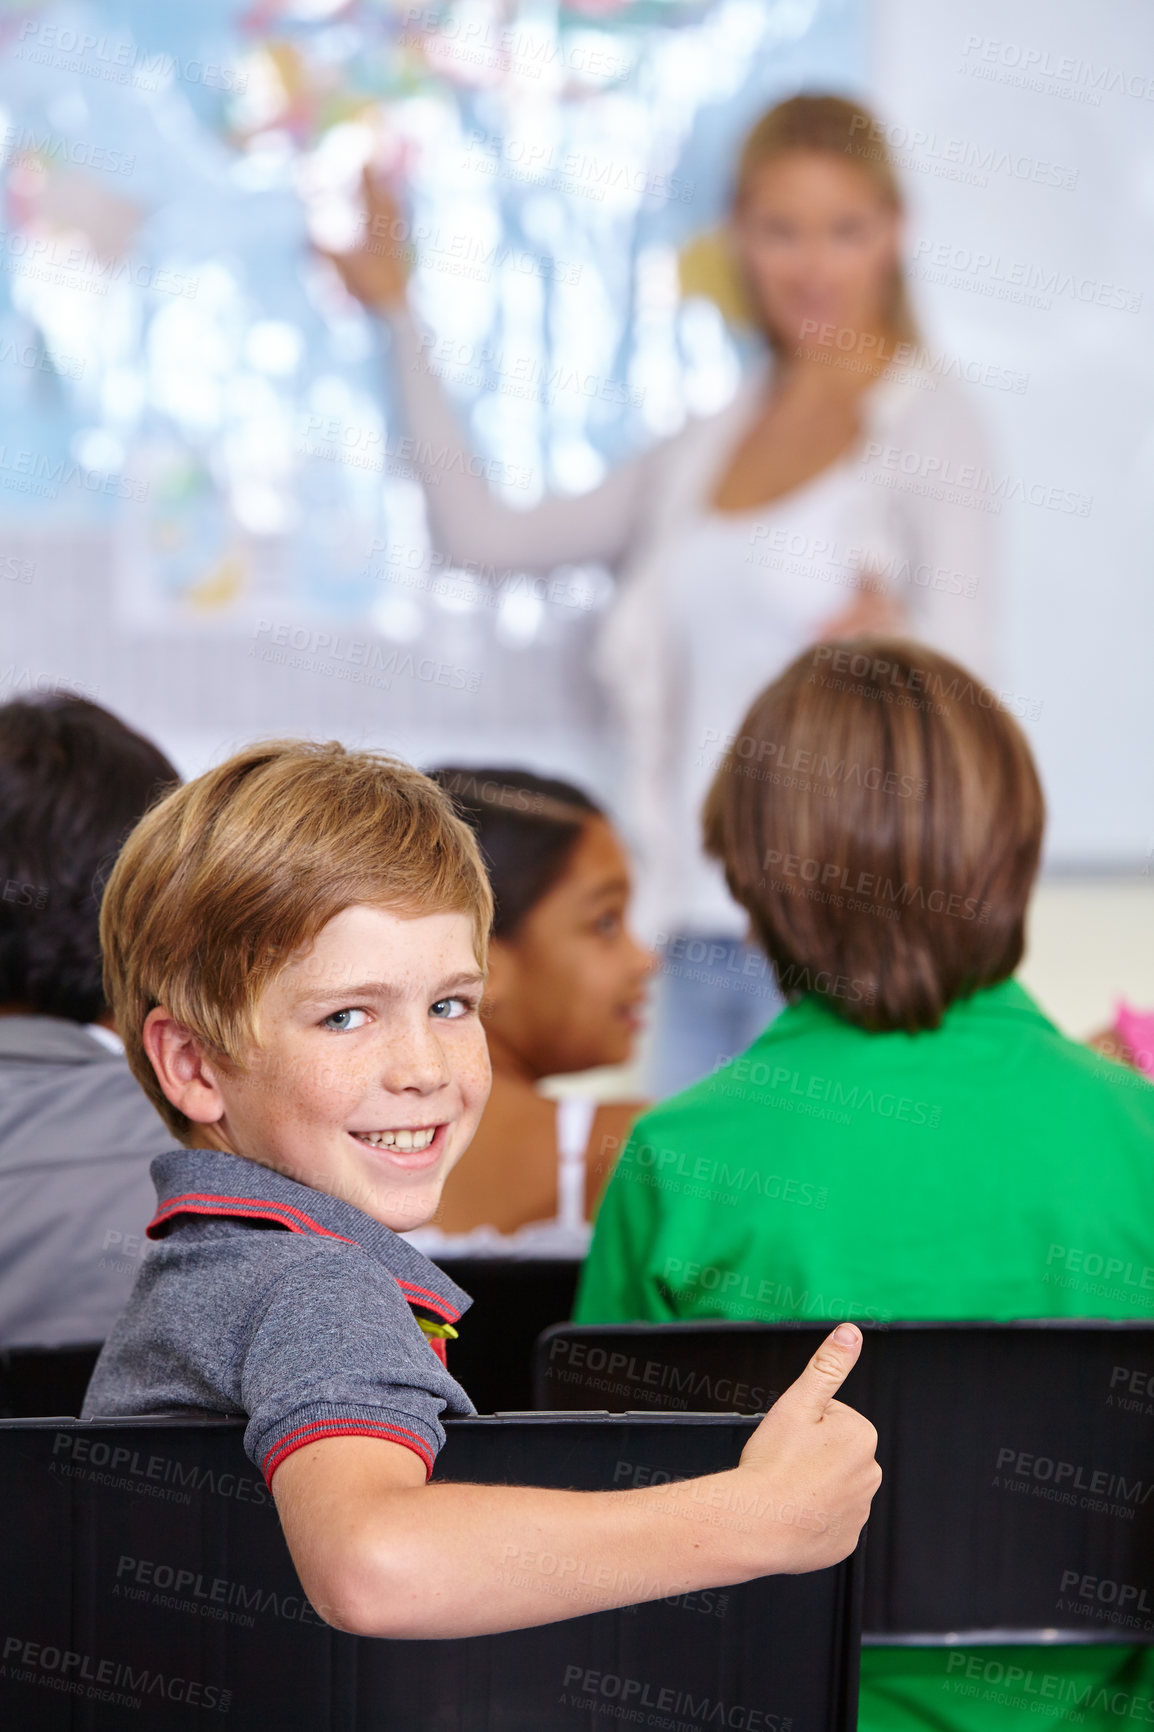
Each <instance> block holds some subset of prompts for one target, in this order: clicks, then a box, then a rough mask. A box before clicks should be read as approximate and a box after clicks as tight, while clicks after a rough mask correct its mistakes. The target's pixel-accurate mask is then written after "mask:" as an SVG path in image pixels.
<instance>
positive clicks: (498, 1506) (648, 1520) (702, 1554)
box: [273, 1325, 881, 1637]
mask: <svg viewBox="0 0 1154 1732" xmlns="http://www.w3.org/2000/svg"><path fill="white" fill-rule="evenodd" d="M847 1327H849V1328H850V1332H851V1335H852V1337H853V1339H852V1340H851V1341H850V1342H849V1343H848V1344H847V1343H842V1342H839V1341H837V1340H836V1339H835V1337H834V1336H830V1337H829V1339H828V1340H826V1341H825V1342H824V1343H823V1344H822V1346H821V1347H820V1348H819V1349H818V1351H817V1353H816V1354H815V1355H814V1357H813V1359H812V1360H811V1361H810V1363H809V1365H808V1366H807V1367H806V1369H805V1371H803V1373H802V1375H801V1376H800V1377H799V1378H798V1380H797V1382H796V1383H794V1384H793V1385H792V1386H791V1387H790V1388H789V1389H788V1390H786V1392H785V1393H784V1394H783V1395H782V1396H781V1397H780V1399H779V1400H778V1402H777V1403H776V1405H775V1406H774V1408H773V1410H772V1411H771V1412H770V1413H769V1414H767V1416H766V1418H765V1419H764V1420H763V1421H762V1423H761V1425H760V1426H759V1427H758V1428H757V1431H756V1432H755V1433H754V1434H753V1436H752V1437H751V1438H750V1440H749V1442H748V1443H747V1444H746V1447H745V1449H744V1450H743V1452H742V1456H741V1462H740V1465H739V1466H738V1467H736V1468H733V1469H730V1470H729V1471H727V1472H724V1473H717V1474H711V1475H709V1476H708V1477H705V1478H702V1479H694V1480H684V1481H681V1482H679V1483H674V1484H671V1485H663V1486H655V1487H646V1488H643V1489H641V1490H637V1491H608V1492H570V1491H548V1490H542V1489H540V1488H537V1487H532V1486H483V1485H441V1484H437V1485H426V1484H425V1479H424V1467H423V1465H422V1464H421V1462H420V1461H419V1460H418V1458H417V1457H416V1456H415V1455H413V1454H412V1453H411V1452H410V1451H408V1450H406V1449H403V1448H402V1447H401V1446H400V1445H399V1444H393V1443H386V1442H384V1441H382V1440H379V1439H376V1438H362V1437H339V1438H329V1439H327V1440H326V1441H324V1442H321V1443H314V1444H309V1445H307V1446H306V1447H305V1448H303V1449H299V1450H297V1451H296V1452H295V1453H294V1454H293V1455H290V1456H289V1457H288V1459H287V1460H286V1461H285V1462H283V1463H282V1465H281V1467H280V1468H279V1469H278V1470H277V1473H276V1476H275V1478H274V1480H273V1494H274V1497H275V1499H276V1504H277V1509H278V1511H279V1512H280V1518H281V1522H282V1524H283V1526H284V1531H285V1536H286V1538H287V1540H288V1544H289V1549H290V1551H291V1552H292V1556H293V1561H294V1563H295V1564H296V1567H297V1572H298V1574H299V1576H300V1579H301V1583H302V1586H303V1587H304V1590H305V1592H306V1593H307V1594H308V1596H309V1599H310V1600H311V1601H312V1603H313V1605H314V1606H315V1607H316V1609H317V1611H318V1612H319V1613H320V1615H321V1616H322V1617H324V1618H326V1619H327V1620H328V1621H329V1622H330V1623H332V1624H335V1625H337V1626H338V1628H341V1629H345V1630H350V1631H352V1632H354V1633H356V1634H359V1635H366V1636H391V1637H414V1636H422V1637H431V1636H442V1637H444V1636H475V1635H484V1634H489V1633H492V1632H495V1631H498V1630H513V1629H520V1628H523V1627H525V1626H527V1625H530V1624H547V1623H553V1622H555V1621H556V1620H558V1619H561V1618H572V1617H576V1616H578V1615H579V1614H580V1613H583V1612H596V1611H603V1610H605V1609H607V1608H609V1607H611V1606H621V1605H631V1604H633V1603H635V1602H637V1601H640V1600H647V1599H657V1598H660V1597H662V1596H664V1595H668V1594H673V1593H681V1592H689V1591H693V1590H696V1589H700V1588H709V1587H722V1586H726V1585H728V1584H731V1583H734V1582H742V1581H748V1580H751V1579H752V1578H754V1577H756V1576H764V1575H774V1574H778V1573H798V1572H801V1571H804V1570H813V1569H822V1568H824V1567H826V1566H827V1565H830V1564H834V1563H837V1562H838V1561H839V1560H840V1559H842V1558H844V1557H845V1556H847V1555H848V1553H849V1552H851V1551H852V1550H853V1548H854V1546H855V1545H856V1543H857V1538H858V1534H859V1533H860V1531H861V1528H862V1526H863V1524H864V1522H865V1520H866V1517H867V1515H868V1513H869V1506H870V1500H871V1499H872V1497H873V1495H874V1492H875V1491H876V1490H877V1488H878V1485H879V1484H880V1481H881V1470H880V1469H879V1468H878V1466H877V1463H876V1461H875V1460H874V1447H875V1445H876V1443H877V1434H876V1432H875V1431H874V1428H873V1426H872V1425H870V1423H869V1421H868V1420H866V1419H863V1418H862V1416H861V1415H860V1414H858V1413H855V1412H854V1410H853V1409H852V1408H849V1407H845V1406H844V1405H843V1404H842V1403H841V1402H838V1401H834V1400H833V1396H834V1394H835V1392H836V1391H837V1389H838V1388H839V1387H840V1385H841V1384H842V1382H843V1381H844V1379H845V1377H846V1375H847V1373H848V1372H849V1371H850V1369H851V1368H852V1366H853V1364H854V1362H855V1360H856V1359H857V1356H858V1353H859V1351H860V1347H861V1336H860V1334H859V1333H858V1331H857V1330H856V1329H852V1326H847V1325H842V1328H843V1329H845V1328H847Z"/></svg>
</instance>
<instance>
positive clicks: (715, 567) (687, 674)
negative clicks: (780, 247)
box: [389, 311, 998, 939]
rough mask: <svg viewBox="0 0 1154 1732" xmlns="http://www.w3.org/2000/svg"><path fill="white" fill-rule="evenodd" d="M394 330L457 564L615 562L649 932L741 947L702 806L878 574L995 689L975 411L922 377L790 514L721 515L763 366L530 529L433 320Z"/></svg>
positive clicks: (882, 407)
mask: <svg viewBox="0 0 1154 1732" xmlns="http://www.w3.org/2000/svg"><path fill="white" fill-rule="evenodd" d="M389 323H390V326H391V329H392V333H393V340H394V346H395V356H396V372H397V383H398V386H399V389H400V392H401V396H402V400H403V404H404V408H405V413H406V415H407V417H408V422H409V432H410V433H411V434H412V436H413V439H414V443H415V448H416V456H415V458H414V462H415V466H416V467H417V469H418V470H419V471H422V472H426V471H427V473H426V474H425V479H426V480H427V482H428V483H429V484H428V486H427V488H426V502H427V510H428V517H429V524H430V529H431V532H432V535H433V538H434V541H435V542H436V544H437V546H438V549H439V551H440V552H441V553H442V554H443V555H444V556H445V557H447V558H448V559H453V560H460V561H461V562H462V563H465V562H467V561H476V562H478V563H481V564H484V565H491V566H494V567H496V568H497V569H499V570H509V571H523V572H534V573H538V572H539V573H544V572H548V571H550V570H551V569H553V568H554V567H556V566H558V565H562V564H570V563H572V564H580V563H590V562H600V563H602V564H604V565H606V566H607V567H609V569H610V570H612V571H613V572H614V573H615V574H616V575H617V577H618V579H619V583H618V591H617V598H616V600H615V602H614V604H613V605H612V606H611V607H610V609H609V610H608V612H607V615H606V621H605V626H604V630H603V633H602V637H601V643H600V650H599V657H598V665H599V672H600V674H601V676H602V678H603V679H604V681H605V682H606V685H607V687H608V689H609V692H610V695H611V697H612V700H613V702H614V704H615V708H616V712H617V716H618V720H619V723H620V726H621V728H622V731H623V735H624V740H625V746H626V750H625V753H624V771H623V785H622V787H621V789H620V790H619V798H618V803H619V809H620V811H621V814H622V822H623V825H624V828H625V829H626V832H627V834H628V836H629V840H630V842H631V843H632V845H633V848H634V850H635V852H636V854H637V856H638V864H639V868H640V871H639V896H638V908H637V922H638V925H639V927H640V929H641V930H642V931H643V932H644V933H645V935H646V936H647V937H649V938H650V939H652V938H654V937H656V936H657V935H659V934H661V933H671V932H708V933H711V934H712V933H717V934H719V935H721V934H732V935H734V936H736V935H738V934H739V933H741V932H742V931H743V930H744V927H745V919H744V916H743V914H742V913H741V911H740V910H739V909H738V908H737V907H736V905H735V904H734V903H733V902H732V900H731V899H730V897H729V895H728V892H727V891H726V889H725V886H724V883H723V881H722V878H721V874H720V871H719V870H718V868H716V867H715V866H714V865H713V864H712V863H711V862H709V861H707V860H706V859H705V857H704V854H703V852H702V849H701V843H700V808H701V802H702V799H703V797H704V794H705V791H706V789H707V787H708V785H709V782H710V780H711V777H712V774H713V771H714V770H715V769H716V765H717V760H718V758H719V757H720V756H721V755H722V752H723V748H724V743H725V739H726V736H727V735H732V734H733V733H735V732H736V730H737V728H738V726H739V723H740V721H741V718H742V715H743V714H744V712H745V710H746V708H747V707H748V705H749V703H750V701H751V700H752V699H753V697H755V696H756V694H757V692H758V691H760V690H761V688H762V687H763V686H765V685H767V684H768V683H769V681H771V680H772V679H774V678H775V677H776V676H777V675H778V674H779V673H780V672H781V671H782V669H783V668H784V667H785V666H786V664H787V663H788V662H789V661H791V660H792V659H793V657H794V656H796V655H798V654H799V653H800V652H801V650H803V649H804V648H805V646H806V645H807V644H808V643H811V642H813V641H814V639H815V638H816V637H820V635H821V630H822V624H823V621H825V620H827V619H829V618H831V617H832V616H833V615H834V614H836V613H840V612H841V611H842V610H843V609H844V608H845V607H847V606H849V605H850V603H851V602H852V600H853V590H854V585H855V582H856V577H857V574H858V573H860V572H861V571H863V570H867V569H868V570H869V571H870V572H871V573H875V574H877V575H878V576H880V577H881V578H882V579H883V581H884V582H885V584H886V586H887V587H888V589H889V590H890V591H891V592H892V593H893V594H894V596H895V597H896V598H898V599H899V600H900V601H901V602H902V603H903V604H904V605H905V607H906V609H907V612H908V615H909V618H910V621H911V635H913V636H915V637H917V638H920V639H922V640H923V641H925V642H927V643H928V644H930V645H931V646H932V647H933V648H935V649H938V650H941V651H943V652H944V653H945V654H947V655H950V656H952V657H953V658H954V659H955V660H957V661H959V662H961V663H962V664H963V665H964V666H967V667H969V668H971V669H972V670H973V671H974V672H975V673H977V674H979V675H981V677H982V678H984V679H987V680H992V679H993V678H994V675H995V670H994V668H993V666H992V660H993V654H992V651H993V642H992V640H993V607H992V603H993V599H994V598H993V591H994V589H995V587H996V575H995V571H994V521H993V520H994V516H995V515H996V510H995V509H994V508H995V507H996V506H997V504H998V497H997V493H996V491H995V488H996V476H995V475H994V474H993V471H992V467H991V460H990V456H989V453H988V449H987V446H986V442H985V438H984V435H983V432H982V429H981V427H980V425H979V423H978V421H977V418H976V417H975V415H974V414H973V411H972V409H971V406H970V402H969V399H968V396H967V395H966V394H965V393H964V391H963V389H962V388H961V387H959V386H958V385H956V384H955V383H953V382H952V381H948V380H944V379H938V378H936V377H934V376H933V375H932V374H930V373H929V372H927V371H922V370H920V369H918V368H913V367H907V368H906V369H904V371H903V372H902V374H900V375H899V376H896V377H893V376H890V375H888V374H884V375H883V376H882V377H881V379H880V380H879V381H878V382H877V384H875V385H874V386H873V387H871V389H870V390H869V391H868V392H867V393H866V394H865V397H864V398H863V403H862V415H863V435H862V439H861V442H860V444H859V446H858V448H857V449H856V450H854V451H852V452H850V453H849V454H848V455H847V456H846V457H844V458H842V459H839V460H838V461H837V462H836V463H834V464H832V465H830V467H829V468H828V469H826V470H824V471H822V473H821V474H820V475H818V476H816V477H814V479H813V480H812V481H810V482H807V483H806V484H804V485H803V486H801V487H798V488H796V489H794V490H793V492H791V493H788V494H786V495H784V496H783V497H782V498H780V499H775V500H773V501H772V502H771V503H770V504H768V505H764V506H759V507H757V508H756V509H754V510H752V511H742V512H733V513H730V512H718V511H715V510H714V509H713V508H712V507H711V505H710V500H711V498H712V495H713V491H714V488H715V486H716V483H717V482H718V480H719V479H720V477H721V474H722V472H723V471H724V469H725V467H726V464H727V463H728V460H729V458H730V456H731V454H732V453H733V451H734V449H735V447H736V445H737V444H738V442H739V441H740V439H741V437H742V435H743V434H744V432H745V430H746V428H747V427H748V425H749V424H750V422H751V421H752V419H753V418H754V416H755V415H756V413H757V411H758V409H759V408H760V406H761V404H762V403H763V402H764V399H765V395H766V392H767V390H768V386H769V378H770V374H769V368H768V365H765V366H761V367H759V368H757V369H756V370H755V371H754V372H753V373H751V374H750V376H749V377H748V378H747V379H746V380H745V381H744V383H743V385H742V386H741V388H740V389H739V391H738V393H737V395H736V396H735V398H734V400H733V402H732V403H730V404H729V405H728V407H727V408H725V409H723V410H722V411H720V413H718V414H716V415H711V416H708V417H706V418H703V419H699V420H694V421H691V422H690V423H689V424H688V425H687V426H686V427H685V428H684V429H683V430H682V431H681V432H680V433H678V434H677V435H675V436H674V437H673V438H671V439H667V440H664V441H662V442H661V443H660V444H659V445H656V446H655V447H654V448H653V449H652V450H650V451H648V452H646V453H645V454H644V455H642V456H641V457H638V458H634V459H633V460H632V461H631V462H628V463H623V464H621V465H620V466H619V467H617V468H616V469H614V470H613V471H611V473H610V474H609V475H608V476H606V478H605V480H604V481H603V482H602V483H601V484H600V485H599V486H598V487H595V488H593V489H592V490H591V491H590V492H588V493H585V494H582V495H580V496H577V497H573V498H565V497H554V498H549V499H546V500H543V501H542V502H541V503H540V504H538V505H536V506H534V507H533V508H531V509H530V510H528V511H522V510H517V509H515V508H513V507H511V506H508V505H506V504H504V503H503V502H502V501H501V500H499V499H497V498H495V497H494V495H493V494H492V493H491V492H490V491H489V489H488V487H487V486H486V484H485V482H484V481H483V480H482V479H481V478H480V476H478V475H476V474H471V473H470V472H469V465H468V464H467V462H466V461H464V460H463V459H464V457H465V456H466V448H465V444H464V441H463V439H462V436H461V431H460V428H459V427H458V425H457V422H456V418H455V416H454V414H453V411H452V409H451V407H450V405H449V403H448V402H447V400H446V398H445V397H444V395H443V393H442V391H441V388H440V385H439V383H438V381H437V379H436V378H435V377H434V376H433V375H432V374H431V373H430V371H429V368H428V365H427V363H426V361H425V359H424V356H423V352H422V347H421V342H420V338H419V335H418V332H417V329H416V326H415V325H414V322H413V320H412V318H411V316H410V315H409V314H408V313H407V312H403V311H402V312H397V313H394V314H391V315H390V319H389ZM434 453H435V454H436V457H437V458H438V459H439V461H436V462H434V457H433V454H434Z"/></svg>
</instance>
